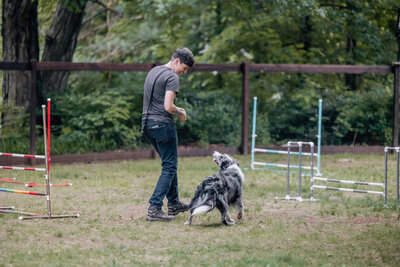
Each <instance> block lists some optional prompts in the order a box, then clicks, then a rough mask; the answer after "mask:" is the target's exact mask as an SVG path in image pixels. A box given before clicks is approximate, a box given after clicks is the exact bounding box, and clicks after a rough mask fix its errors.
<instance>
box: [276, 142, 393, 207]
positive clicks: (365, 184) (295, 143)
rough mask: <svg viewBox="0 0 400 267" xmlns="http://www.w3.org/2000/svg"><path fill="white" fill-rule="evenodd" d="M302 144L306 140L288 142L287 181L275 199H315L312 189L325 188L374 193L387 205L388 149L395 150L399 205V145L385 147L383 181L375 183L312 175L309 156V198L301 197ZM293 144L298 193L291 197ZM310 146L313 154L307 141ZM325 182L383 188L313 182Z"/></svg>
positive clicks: (311, 145) (311, 144)
mask: <svg viewBox="0 0 400 267" xmlns="http://www.w3.org/2000/svg"><path fill="white" fill-rule="evenodd" d="M303 144H307V143H306V142H288V163H287V165H286V168H287V181H286V196H285V197H276V199H286V200H297V201H316V200H318V199H316V198H314V190H315V189H325V190H335V191H344V192H352V193H363V194H375V195H381V196H383V198H384V205H385V207H386V206H387V195H388V192H387V169H388V167H387V155H388V152H390V151H395V152H396V203H397V205H399V187H400V186H399V173H400V167H399V165H400V164H399V154H400V147H385V150H384V151H385V174H384V182H383V183H377V182H363V181H352V180H339V179H332V178H324V177H315V176H313V169H314V168H313V157H311V179H310V194H311V197H310V199H303V198H302V195H301V193H302V192H301V177H302V174H301V169H302V168H301V166H302V162H301V147H302V145H303ZM293 145H298V146H299V152H300V156H299V166H300V168H299V194H298V196H297V197H291V196H290V194H289V182H290V154H291V153H290V147H291V146H293ZM308 145H310V147H311V154H313V143H312V142H310V143H308ZM317 181H319V182H327V183H342V184H352V185H363V186H375V187H381V188H383V190H382V191H375V190H359V189H351V188H344V187H332V186H326V185H316V184H315V182H317Z"/></svg>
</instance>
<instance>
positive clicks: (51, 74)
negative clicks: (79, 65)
mask: <svg viewBox="0 0 400 267" xmlns="http://www.w3.org/2000/svg"><path fill="white" fill-rule="evenodd" d="M87 2H88V1H87V0H73V1H60V2H59V3H58V6H57V9H56V12H55V14H54V18H53V22H52V24H51V26H50V29H49V31H48V32H47V34H46V37H45V46H44V50H43V56H42V61H72V57H73V55H74V50H75V47H76V43H77V41H78V35H79V31H80V29H81V25H82V20H83V16H84V14H85V6H86V4H87ZM68 75H69V72H65V71H45V72H42V73H41V85H42V87H41V88H42V90H41V91H42V93H43V94H46V93H49V92H62V91H63V90H64V88H65V87H66V85H67V81H68Z"/></svg>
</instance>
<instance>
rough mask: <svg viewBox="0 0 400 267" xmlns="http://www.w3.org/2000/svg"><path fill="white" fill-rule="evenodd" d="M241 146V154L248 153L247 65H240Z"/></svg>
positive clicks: (248, 79) (248, 91) (248, 95)
mask: <svg viewBox="0 0 400 267" xmlns="http://www.w3.org/2000/svg"><path fill="white" fill-rule="evenodd" d="M242 73H243V76H242V144H241V148H240V149H241V153H242V154H243V155H246V154H248V153H249V151H248V150H249V97H250V87H249V83H250V75H249V73H250V70H249V63H247V62H244V63H242Z"/></svg>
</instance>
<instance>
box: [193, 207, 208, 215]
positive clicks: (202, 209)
mask: <svg viewBox="0 0 400 267" xmlns="http://www.w3.org/2000/svg"><path fill="white" fill-rule="evenodd" d="M212 208H213V207H211V206H208V205H202V206H200V207H197V208H195V209H194V210H193V212H192V215H198V214H204V213H207V212H209V211H210V210H212Z"/></svg>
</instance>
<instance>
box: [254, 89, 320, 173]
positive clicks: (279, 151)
mask: <svg viewBox="0 0 400 267" xmlns="http://www.w3.org/2000/svg"><path fill="white" fill-rule="evenodd" d="M256 124H257V97H254V99H253V127H252V135H251V160H250V166H251V169H253V170H254V169H260V168H256V167H255V165H259V166H264V167H277V168H287V165H286V164H277V163H270V162H257V161H255V159H254V158H255V152H261V153H270V154H282V155H286V154H287V153H288V151H290V150H288V151H285V150H274V149H263V148H256V147H255V143H256V137H257V134H256ZM321 127H322V99H320V100H319V101H318V135H317V140H318V150H317V154H314V155H313V157H316V158H317V173H316V175H321V172H320V171H321V167H320V166H321ZM290 153H291V154H292V155H299V156H301V155H300V154H301V152H295V151H291V152H290ZM302 155H303V156H311V153H302ZM299 167H300V166H298V165H290V168H293V169H297V168H299ZM302 168H303V169H308V170H310V169H311V167H310V166H302Z"/></svg>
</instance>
